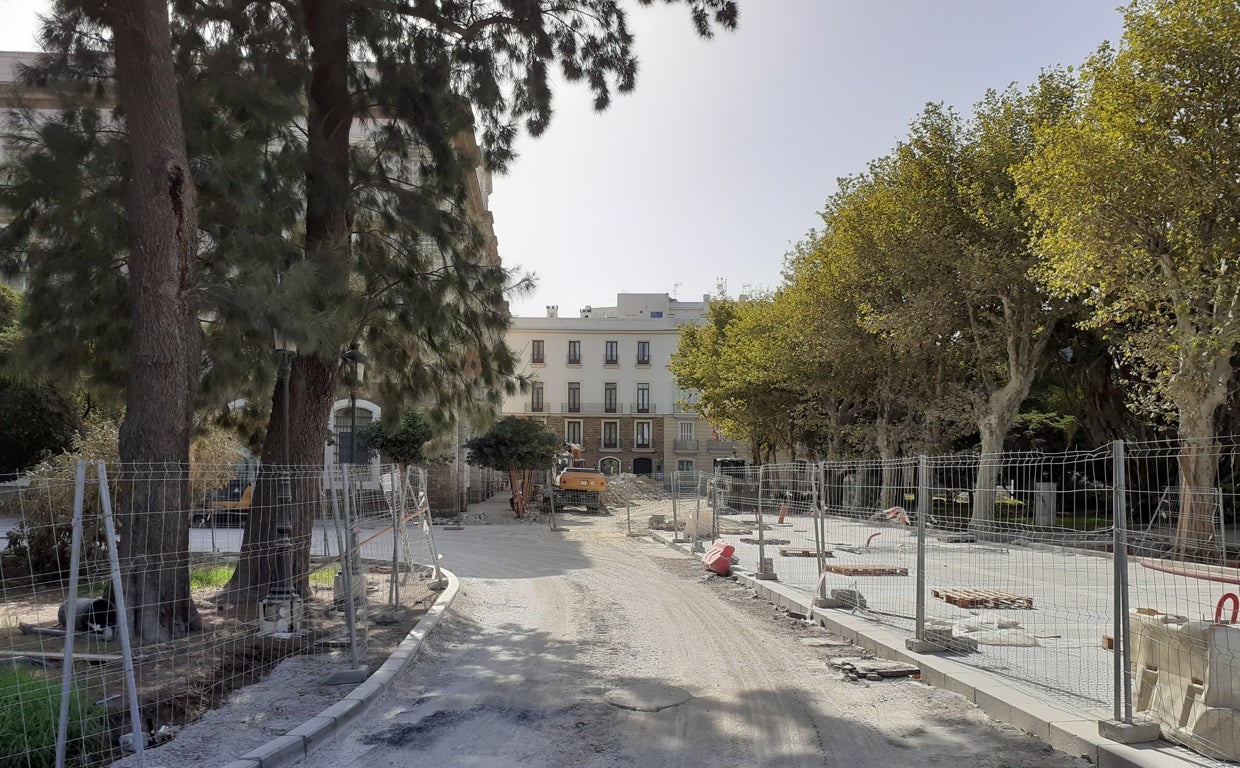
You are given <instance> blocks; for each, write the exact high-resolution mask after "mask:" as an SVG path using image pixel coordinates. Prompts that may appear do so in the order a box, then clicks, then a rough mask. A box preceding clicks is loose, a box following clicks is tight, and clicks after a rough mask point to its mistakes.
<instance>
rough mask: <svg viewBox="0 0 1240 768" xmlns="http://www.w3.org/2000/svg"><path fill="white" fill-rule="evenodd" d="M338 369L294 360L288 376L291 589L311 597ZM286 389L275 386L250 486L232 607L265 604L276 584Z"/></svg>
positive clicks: (227, 590) (229, 589) (231, 585)
mask: <svg viewBox="0 0 1240 768" xmlns="http://www.w3.org/2000/svg"><path fill="white" fill-rule="evenodd" d="M336 374H337V365H336V364H335V363H324V362H323V361H321V360H319V359H317V358H313V357H298V358H295V359H294V360H293V365H292V369H291V372H290V374H289V398H288V405H289V418H288V421H289V432H288V441H289V443H288V448H289V467H288V469H287V472H288V474H289V479H290V491H291V493H292V504H291V505H290V508H289V513H288V516H289V522H290V523H291V524H292V529H293V530H292V534H291V537H292V540H293V563H292V576H293V586H294V588H296V589H297V591H298V592H299V593H300V594H301V595H302V596H303V597H308V596H309V594H310V551H311V545H312V544H313V540H312V539H313V532H314V516H315V513H316V512H318V510H319V498H320V494H321V492H322V488H323V472H322V470H323V434H324V430H325V429H326V425H327V423H328V421H329V419H330V417H331V406H332V402H333V401H334V399H335V391H336V381H337V376H336ZM284 403H285V401H284V387H283V386H282V382H279V381H277V382H276V387H275V393H274V395H273V397H272V406H271V417H270V419H269V420H268V422H267V434H266V437H265V438H264V439H263V452H262V465H261V466H260V468H259V473H258V478H257V480H256V481H255V483H254V494H253V497H252V500H251V502H250V512H249V515H247V517H246V521H245V532H244V534H243V537H242V544H241V555H240V557H239V559H238V562H237V570H236V571H235V572H234V573H233V576H232V579H231V580H230V581H229V582H228V584H227V585H226V586H225V587H224V590H223V593H224V598H225V599H227V600H229V601H232V602H255V601H258V600H261V599H263V597H265V596H266V595H267V593H268V592H270V591H271V588H272V586H274V585H275V580H276V559H275V558H276V550H275V547H274V542H275V540H276V538H277V532H276V528H277V526H278V524H279V522H280V518H281V515H282V513H283V510H281V509H280V478H281V475H283V474H284V472H285V471H286V470H285V467H284V439H285V432H284Z"/></svg>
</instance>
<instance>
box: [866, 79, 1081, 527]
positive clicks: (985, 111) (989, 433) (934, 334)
mask: <svg viewBox="0 0 1240 768" xmlns="http://www.w3.org/2000/svg"><path fill="white" fill-rule="evenodd" d="M1072 93H1073V92H1072V89H1071V81H1070V80H1069V79H1068V77H1067V76H1066V75H1065V74H1063V73H1060V72H1057V71H1052V72H1048V73H1046V74H1044V75H1043V76H1042V77H1041V78H1040V79H1039V81H1038V83H1037V84H1035V85H1034V86H1033V87H1032V88H1030V89H1028V90H1027V91H1023V92H1022V91H1019V90H1017V89H1015V88H1011V89H1008V90H1007V91H1004V92H1001V93H995V92H992V93H990V94H988V95H987V96H986V98H985V99H983V100H982V101H981V102H980V103H979V104H978V105H977V106H976V107H975V109H974V113H973V115H972V117H971V118H970V119H969V120H962V119H961V118H960V117H958V116H957V115H955V114H954V113H953V112H951V111H950V110H946V109H944V108H942V107H940V106H936V105H931V106H929V107H927V109H926V110H925V112H924V113H923V114H922V116H921V117H920V118H918V120H916V121H915V122H914V123H913V126H912V129H911V131H910V134H909V136H908V138H907V139H906V140H905V141H902V142H901V143H900V144H898V145H897V147H896V148H895V151H894V152H893V153H892V155H891V157H890V158H889V159H888V160H886V161H884V162H882V163H876V164H874V165H873V166H872V168H871V176H872V178H871V180H870V184H871V185H872V186H873V187H874V188H875V189H876V192H875V194H876V195H877V198H876V199H877V201H878V203H879V205H878V206H877V207H876V208H875V209H873V210H872V211H871V212H870V213H869V215H868V224H867V226H869V228H870V236H869V242H870V243H872V244H873V245H874V246H875V247H873V248H871V249H870V253H869V254H868V255H867V258H865V259H864V260H858V261H857V262H856V264H857V266H858V268H859V269H860V270H862V271H861V275H860V284H861V292H862V295H863V297H864V301H863V304H862V307H863V314H862V317H863V322H864V323H865V325H866V327H868V328H870V329H872V330H874V331H875V332H878V333H880V334H883V335H884V336H885V337H887V338H889V339H890V340H891V341H892V343H894V344H895V345H896V347H897V349H898V350H900V351H901V352H903V351H908V352H912V353H924V352H933V353H934V354H935V356H937V357H939V358H940V359H941V360H943V361H945V362H946V367H945V368H944V369H943V370H950V371H952V372H953V373H954V374H955V375H957V376H959V377H960V378H959V379H958V380H959V381H960V382H961V383H962V384H963V388H962V390H961V392H962V394H963V396H964V399H963V402H962V405H963V407H964V408H965V409H966V413H968V414H969V415H970V418H971V420H972V421H973V423H974V424H975V425H976V427H977V430H978V433H979V436H980V440H981V461H980V462H979V469H978V475H977V479H976V487H975V493H974V505H973V523H974V525H977V526H986V525H987V524H988V523H989V521H990V520H991V518H992V517H993V514H994V494H995V486H996V484H997V481H998V469H999V461H998V457H999V454H1000V452H1001V451H1002V450H1003V440H1004V436H1005V435H1006V434H1007V432H1008V430H1009V429H1010V427H1011V425H1012V423H1013V420H1014V419H1015V417H1016V415H1017V413H1019V409H1020V406H1021V404H1022V403H1023V402H1024V400H1025V398H1026V397H1027V396H1028V393H1029V388H1030V386H1031V385H1032V383H1033V381H1034V379H1035V378H1036V376H1037V373H1038V371H1039V370H1040V368H1041V367H1042V366H1043V365H1044V364H1045V361H1046V357H1047V355H1046V350H1047V345H1048V344H1049V342H1050V340H1051V339H1053V338H1054V337H1055V330H1056V328H1057V327H1058V326H1059V325H1060V324H1062V323H1065V322H1067V321H1068V320H1069V319H1070V318H1071V316H1072V312H1073V307H1072V305H1071V304H1070V303H1069V302H1067V301H1065V300H1063V299H1062V298H1057V297H1054V296H1052V295H1050V294H1049V293H1048V292H1047V291H1046V290H1045V289H1044V288H1043V287H1042V286H1041V285H1040V284H1039V283H1038V282H1036V281H1035V280H1034V279H1033V277H1032V276H1031V274H1030V272H1031V270H1032V269H1033V267H1034V266H1036V265H1037V264H1038V263H1039V261H1038V260H1039V254H1038V252H1037V250H1036V249H1035V248H1034V247H1033V241H1032V231H1033V226H1034V223H1035V221H1034V219H1033V217H1032V215H1031V214H1030V212H1029V211H1028V210H1027V208H1026V207H1025V205H1024V203H1023V201H1022V200H1021V199H1020V198H1019V197H1018V195H1017V193H1016V183H1015V179H1014V178H1013V176H1012V174H1011V170H1010V169H1011V168H1012V167H1013V166H1014V165H1015V164H1017V163H1019V162H1020V161H1021V160H1023V159H1024V158H1025V157H1027V156H1028V155H1029V153H1030V152H1032V151H1033V149H1034V137H1035V133H1036V131H1037V129H1038V128H1039V127H1041V126H1045V125H1049V124H1052V123H1053V122H1054V121H1055V120H1057V119H1058V118H1059V116H1060V115H1061V114H1063V112H1064V110H1065V109H1066V108H1067V107H1068V106H1070V104H1071V101H1072Z"/></svg>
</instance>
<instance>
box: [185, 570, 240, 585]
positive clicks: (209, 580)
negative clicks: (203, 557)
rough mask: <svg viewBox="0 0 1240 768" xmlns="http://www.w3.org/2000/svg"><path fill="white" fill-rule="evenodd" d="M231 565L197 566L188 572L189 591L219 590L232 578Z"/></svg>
mask: <svg viewBox="0 0 1240 768" xmlns="http://www.w3.org/2000/svg"><path fill="white" fill-rule="evenodd" d="M234 570H235V568H234V567H233V566H231V565H199V566H195V567H193V568H191V569H190V571H189V587H190V589H220V588H222V587H223V586H224V585H225V584H227V583H228V580H229V579H231V578H232V575H233V571H234Z"/></svg>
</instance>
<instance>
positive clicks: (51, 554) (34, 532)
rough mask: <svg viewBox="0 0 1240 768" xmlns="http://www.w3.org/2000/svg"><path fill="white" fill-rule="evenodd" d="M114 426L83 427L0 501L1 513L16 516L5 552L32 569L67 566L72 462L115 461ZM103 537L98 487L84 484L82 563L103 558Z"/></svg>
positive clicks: (49, 570) (53, 569) (42, 570)
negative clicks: (22, 485) (66, 446)
mask: <svg viewBox="0 0 1240 768" xmlns="http://www.w3.org/2000/svg"><path fill="white" fill-rule="evenodd" d="M118 432H119V429H118V427H117V425H116V424H114V423H112V422H110V421H102V422H98V423H96V424H93V425H91V426H89V427H87V428H84V429H83V430H82V431H81V432H80V433H79V434H78V435H77V436H76V437H75V439H74V442H73V447H72V449H71V450H69V451H66V452H65V453H62V454H60V455H58V456H53V457H51V458H50V459H47V460H46V461H43V462H42V463H40V464H39V465H38V466H36V467H35V468H34V469H32V470H31V471H30V472H29V474H28V475H27V478H28V479H29V480H30V485H28V486H27V487H26V488H24V489H22V490H21V492H20V493H17V494H12V495H9V496H6V497H4V499H3V500H0V515H3V516H6V517H16V518H18V519H20V520H21V523H19V524H18V526H17V528H16V529H15V530H11V531H9V532H8V537H9V545H8V550H7V551H8V554H10V555H12V556H14V557H16V558H18V559H20V560H22V561H23V562H24V563H25V564H26V565H27V566H29V568H30V570H31V572H32V573H41V574H62V573H65V572H66V571H68V569H69V557H70V554H71V552H72V541H73V539H72V535H73V490H74V488H73V486H74V479H75V475H76V473H77V462H78V461H81V460H86V461H93V460H96V459H102V460H103V461H105V462H107V463H108V464H109V465H110V466H116V464H117V463H118V460H119V456H118V449H117V439H118ZM107 552H108V549H107V536H106V535H105V534H104V528H103V509H102V506H101V504H100V501H99V486H98V484H97V483H95V482H94V481H93V479H92V480H88V481H87V483H86V489H85V494H84V497H83V508H82V564H83V566H88V565H90V564H91V563H93V562H96V561H99V560H102V559H104V558H106V557H107Z"/></svg>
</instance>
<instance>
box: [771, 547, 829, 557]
mask: <svg viewBox="0 0 1240 768" xmlns="http://www.w3.org/2000/svg"><path fill="white" fill-rule="evenodd" d="M779 554H781V555H783V556H784V557H817V556H818V552H817V550H813V549H805V548H804V547H780V548H779ZM827 557H831V553H829V552H828V553H827Z"/></svg>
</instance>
